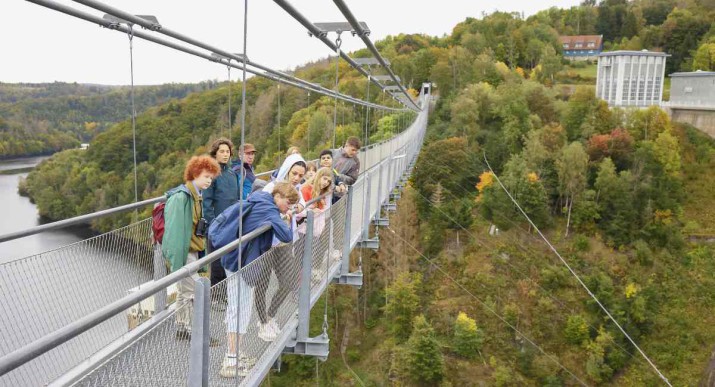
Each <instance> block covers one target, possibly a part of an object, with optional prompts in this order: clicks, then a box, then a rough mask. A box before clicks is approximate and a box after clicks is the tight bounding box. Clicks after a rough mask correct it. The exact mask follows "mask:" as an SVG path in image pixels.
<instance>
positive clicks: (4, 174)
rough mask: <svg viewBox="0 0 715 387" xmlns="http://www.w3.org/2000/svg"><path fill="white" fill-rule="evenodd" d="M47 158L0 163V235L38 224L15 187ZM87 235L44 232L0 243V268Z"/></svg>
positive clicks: (78, 231) (34, 212) (82, 232)
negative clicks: (4, 264) (0, 211)
mask: <svg viewBox="0 0 715 387" xmlns="http://www.w3.org/2000/svg"><path fill="white" fill-rule="evenodd" d="M46 158H47V156H42V157H30V158H22V159H15V160H4V161H0V203H2V206H1V208H2V221H1V222H0V234H6V233H10V232H14V231H20V230H25V229H27V228H30V227H33V226H37V225H39V224H41V220H40V216H39V214H38V212H37V207H35V205H34V204H32V203H31V202H30V199H28V198H26V197H23V196H20V194H19V193H18V192H17V184H18V182H19V181H20V179H21V178H24V177H26V176H27V174H28V172H29V171H30V170H31V169H32V168H34V167H35V166H36V165H37V164H39V163H40V162H41V161H42V160H44V159H46ZM89 235H91V232H90V231H89V229H88V228H87V227H83V226H78V227H71V228H66V229H62V230H56V231H48V232H44V233H41V234H36V235H31V236H27V237H24V238H20V239H16V240H13V241H8V242H4V243H0V264H2V263H5V262H9V261H13V260H16V259H19V258H23V257H27V256H30V255H34V254H37V253H41V252H43V251H48V250H52V249H55V248H58V247H60V246H65V245H68V244H70V243H73V242H77V241H80V240H82V239H85V238H86V237H87V236H89Z"/></svg>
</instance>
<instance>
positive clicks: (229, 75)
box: [226, 58, 233, 140]
mask: <svg viewBox="0 0 715 387" xmlns="http://www.w3.org/2000/svg"><path fill="white" fill-rule="evenodd" d="M228 63H229V64H230V63H231V58H229V59H228ZM226 69H227V70H228V119H227V120H226V121H227V122H228V139H229V140H231V126H232V125H231V123H232V122H231V121H232V120H231V118H232V117H233V116H232V115H231V66H226Z"/></svg>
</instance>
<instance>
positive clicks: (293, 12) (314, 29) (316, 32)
mask: <svg viewBox="0 0 715 387" xmlns="http://www.w3.org/2000/svg"><path fill="white" fill-rule="evenodd" d="M273 2H275V3H276V4H277V5H278V6H279V7H281V8H283V10H284V11H286V12H287V13H288V14H289V15H290V16H292V17H293V18H294V19H295V20H297V21H298V22H299V23H300V24H301V25H303V27H305V28H306V29H307V30H308V33H309V34H310V35H311V36H315V37H316V38H318V39H319V40H320V41H321V42H323V43H324V44H325V45H326V46H328V48H330V50H332V51H336V52H337V51H338V50H337V47H336V45H335V44H333V42H331V41H330V40H329V39H328V38H327V37H326V31H325V30H323V29H321V28H319V27H318V26H316V25H315V24H313V23H311V22H310V20H308V19H307V18H306V17H305V16H303V14H301V13H300V12H299V11H298V10H297V9H295V7H293V6H292V5H291V4H290V3H288V2H287V1H285V0H273ZM361 30H362V31H365V30H364V29H362V28H361ZM339 55H340V56H341V57H342V58H343V59H344V60H345V61H346V62H347V63H348V64H349V65H350V66H351V67H352V68H354V69H355V70H357V71H358V72H360V73H361V74H362V75H364V76H366V77H368V83H369V82H372V83H374V84H375V85H377V87H379V88H380V89H381V90H384V89H385V85H383V84H381V83H380V82H379V81H378V80H377V79H376V78H370V72H369V71H366V70H365V69H363V68H362V67H361V65H360V63H359V62H358V61H357V60H356V59H357V58H351V57H350V56H348V55H347V54H346V53H345V52H342V51H341V52H339ZM385 63H386V62H385ZM410 101H412V99H411V98H410ZM398 102H400V103H402V104H403V105H404V106H405V107H408V106H407V104H406V103H404V102H403V101H398ZM412 105H413V107H408V108H410V109H411V110H414V111H419V110H420V107H419V106H417V105H416V104H415V103H414V102H412Z"/></svg>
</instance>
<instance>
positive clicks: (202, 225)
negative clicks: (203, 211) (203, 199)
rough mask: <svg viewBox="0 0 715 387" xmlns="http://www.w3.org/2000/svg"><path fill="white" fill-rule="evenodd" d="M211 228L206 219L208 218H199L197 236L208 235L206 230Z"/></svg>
mask: <svg viewBox="0 0 715 387" xmlns="http://www.w3.org/2000/svg"><path fill="white" fill-rule="evenodd" d="M208 228H209V223H208V222H207V221H206V219H204V218H201V219H199V222H198V223H196V232H195V234H196V236H200V237H202V236H206V230H207V229H208Z"/></svg>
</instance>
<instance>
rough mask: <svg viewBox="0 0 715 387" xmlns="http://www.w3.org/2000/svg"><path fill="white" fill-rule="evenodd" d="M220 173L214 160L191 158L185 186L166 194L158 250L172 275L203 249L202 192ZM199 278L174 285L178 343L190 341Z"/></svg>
mask: <svg viewBox="0 0 715 387" xmlns="http://www.w3.org/2000/svg"><path fill="white" fill-rule="evenodd" d="M219 173H221V168H220V167H219V165H218V163H217V162H216V160H214V159H213V158H211V157H209V156H194V157H192V158H191V159H190V160H189V162H188V163H186V168H185V169H184V184H181V185H179V186H178V187H176V188H174V189H172V190H171V191H169V192H167V193H166V196H167V197H168V199H167V200H166V207H165V208H164V219H165V228H164V239H163V241H162V245H161V249H162V253H163V254H164V259H165V260H166V262H167V266H168V268H169V270H170V271H171V272H175V271H176V270H179V269H181V268H182V267H183V266H184V265H186V264H189V263H191V262H194V261H196V260H197V259H198V253H199V251H203V250H204V248H205V244H204V236H205V235H206V230H207V228H208V223H207V222H206V219H204V218H203V206H202V202H203V198H202V196H201V193H202V191H203V190H205V189H207V188H209V187H210V186H211V182H212V181H213V179H214V178H215V177H216V176H217V175H218V174H219ZM198 278H199V275H198V274H194V275H192V276H191V277H188V278H184V279H182V280H181V281H179V282H178V283H177V295H176V305H177V310H178V311H177V312H176V324H177V331H176V336H177V338H180V339H189V338H190V337H191V316H192V315H193V296H194V281H195V280H197V279H198Z"/></svg>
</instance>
